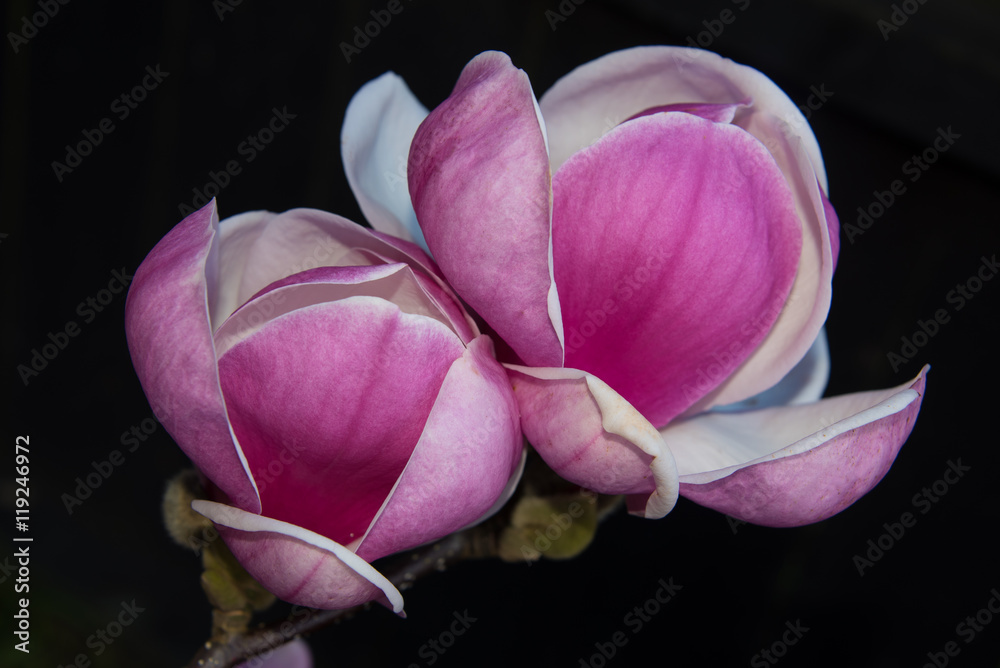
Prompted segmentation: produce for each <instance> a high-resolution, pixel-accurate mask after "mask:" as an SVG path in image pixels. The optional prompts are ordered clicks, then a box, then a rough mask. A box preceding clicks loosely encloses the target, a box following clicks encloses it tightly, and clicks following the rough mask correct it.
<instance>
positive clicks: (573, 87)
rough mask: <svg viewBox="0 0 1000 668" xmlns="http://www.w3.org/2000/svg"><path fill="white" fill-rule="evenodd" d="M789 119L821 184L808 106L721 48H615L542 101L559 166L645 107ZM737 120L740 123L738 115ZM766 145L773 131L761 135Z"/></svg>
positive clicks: (577, 71)
mask: <svg viewBox="0 0 1000 668" xmlns="http://www.w3.org/2000/svg"><path fill="white" fill-rule="evenodd" d="M748 98H749V99H750V100H752V101H753V106H754V108H755V109H759V110H761V111H762V112H763V113H766V114H768V115H771V116H776V117H778V118H780V119H782V120H784V121H785V122H786V123H787V124H788V125H789V126H790V127H792V128H794V129H795V131H796V132H797V133H798V134H799V135H800V136H801V138H802V142H803V147H804V150H805V153H806V156H807V160H808V161H809V163H810V164H811V165H812V168H813V170H814V171H815V173H816V176H817V178H818V179H819V181H820V184H821V185H822V188H823V190H827V185H826V173H825V172H824V170H823V159H822V157H821V155H820V151H819V145H818V144H817V143H816V138H815V137H814V136H813V134H812V131H811V130H810V129H809V124H808V122H807V121H806V119H805V117H803V116H802V112H800V111H799V109H798V107H796V105H795V103H794V102H792V100H791V99H789V97H788V96H787V95H785V93H784V92H783V91H782V90H781V89H780V88H778V87H777V86H776V85H775V84H774V82H773V81H771V80H770V79H768V78H767V77H766V76H764V75H763V74H761V73H760V72H758V71H757V70H755V69H753V68H750V67H746V66H745V65H739V64H737V63H734V62H733V61H731V60H729V59H727V58H723V57H722V56H719V55H718V54H715V53H712V52H710V51H703V50H701V49H689V48H686V47H676V46H643V47H636V48H632V49H624V50H622V51H615V52H613V53H609V54H607V55H605V56H602V57H600V58H598V59H597V60H593V61H591V62H589V63H586V64H585V65H581V66H580V67H578V68H576V69H575V70H573V71H572V72H570V73H569V74H567V75H566V76H564V77H563V78H561V79H560V80H559V81H557V82H556V83H555V84H554V85H553V86H552V88H550V89H549V90H548V91H546V93H545V95H543V96H542V99H541V100H540V101H539V106H540V107H541V110H542V115H543V116H544V117H545V122H546V124H547V127H548V136H549V155H550V159H551V164H552V169H553V171H555V170H557V169H558V168H559V166H560V165H562V163H563V162H564V161H565V160H566V159H567V158H569V156H571V155H573V154H574V153H576V152H577V151H579V150H580V149H582V148H584V147H585V146H589V145H590V144H592V143H593V142H594V141H596V140H597V139H598V138H599V137H601V136H602V135H604V134H605V133H607V132H608V131H609V130H610V129H611V128H614V127H615V126H617V125H618V124H619V123H621V122H622V121H624V120H625V119H627V118H630V117H632V116H634V115H635V114H637V113H639V112H640V111H642V110H644V109H650V108H652V107H658V106H662V105H669V104H678V103H681V104H686V103H694V102H708V103H729V104H732V103H736V102H740V101H742V100H746V99H748ZM737 122H739V121H737ZM755 136H757V138H758V139H761V141H763V142H764V143H765V144H767V143H768V141H767V139H768V137H765V136H761V135H756V134H755Z"/></svg>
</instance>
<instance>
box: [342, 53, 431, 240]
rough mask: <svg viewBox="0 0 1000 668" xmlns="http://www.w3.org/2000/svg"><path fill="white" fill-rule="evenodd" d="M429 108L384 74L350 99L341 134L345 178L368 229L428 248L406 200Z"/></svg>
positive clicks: (399, 80) (397, 79) (393, 77)
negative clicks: (412, 157) (410, 166)
mask: <svg viewBox="0 0 1000 668" xmlns="http://www.w3.org/2000/svg"><path fill="white" fill-rule="evenodd" d="M426 117H427V109H426V108H425V107H424V105H422V104H420V102H419V101H418V100H417V98H416V97H415V96H414V95H413V93H411V92H410V89H409V88H408V87H407V86H406V83H405V82H404V81H403V79H402V77H400V76H399V75H397V74H395V73H394V72H386V73H385V74H383V75H382V76H380V77H378V78H377V79H373V80H371V81H369V82H368V83H366V84H365V85H364V86H362V87H361V89H360V90H359V91H358V92H357V93H355V94H354V97H353V98H351V102H350V104H348V105H347V113H346V114H345V116H344V126H343V128H342V129H341V132H340V155H341V158H342V159H343V161H344V172H345V173H346V174H347V182H348V183H349V184H350V186H351V190H352V191H354V196H355V197H356V198H357V200H358V204H360V205H361V211H363V212H364V214H365V218H367V219H368V222H369V223H371V225H372V227H374V228H375V229H376V230H380V231H382V232H388V233H389V234H393V235H395V236H398V237H402V238H404V239H408V240H410V241H415V242H416V243H417V244H418V245H420V246H422V247H424V248H426V247H427V244H426V243H425V242H424V237H423V233H422V232H421V231H420V226H419V225H418V224H417V216H416V214H415V213H414V212H413V206H412V205H411V204H410V193H409V190H408V188H407V183H406V162H407V156H408V155H409V153H410V142H411V141H413V135H414V133H415V132H416V131H417V127H418V126H419V125H420V123H421V122H422V121H423V120H424V118H426Z"/></svg>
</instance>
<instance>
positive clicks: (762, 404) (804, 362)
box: [712, 329, 830, 413]
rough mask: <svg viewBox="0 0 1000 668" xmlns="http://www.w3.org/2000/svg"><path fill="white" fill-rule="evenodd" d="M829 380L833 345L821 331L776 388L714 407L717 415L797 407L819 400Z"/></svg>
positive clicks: (822, 330)
mask: <svg viewBox="0 0 1000 668" xmlns="http://www.w3.org/2000/svg"><path fill="white" fill-rule="evenodd" d="M829 380H830V346H829V345H828V344H827V340H826V329H821V330H819V336H817V337H816V340H815V341H813V344H812V347H811V348H809V352H807V353H806V356H805V357H803V358H802V359H801V360H799V363H798V364H796V365H795V367H794V368H793V369H792V370H791V371H789V372H788V374H787V375H786V376H785V377H784V378H782V379H781V380H780V381H779V382H778V384H777V385H775V386H774V387H771V388H768V389H766V390H764V391H763V392H761V393H760V394H757V395H754V396H752V397H750V398H749V399H744V400H743V401H738V402H736V403H734V404H726V405H725V406H715V407H714V408H712V411H714V412H730V413H732V412H735V411H752V410H759V409H761V408H770V407H772V406H797V405H799V404H810V403H813V402H814V401H819V399H820V397H822V396H823V392H824V391H825V390H826V384H827V382H828V381H829Z"/></svg>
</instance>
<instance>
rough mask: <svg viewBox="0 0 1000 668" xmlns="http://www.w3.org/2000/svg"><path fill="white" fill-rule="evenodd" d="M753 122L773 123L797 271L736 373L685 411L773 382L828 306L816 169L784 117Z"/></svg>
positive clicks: (824, 227) (826, 250)
mask: <svg viewBox="0 0 1000 668" xmlns="http://www.w3.org/2000/svg"><path fill="white" fill-rule="evenodd" d="M752 125H754V126H759V127H761V128H763V127H765V126H767V127H770V128H772V130H770V131H769V132H771V134H772V140H771V143H770V144H768V145H767V148H768V150H769V151H770V152H771V154H772V155H773V156H774V158H775V160H776V162H777V163H778V166H779V167H780V168H781V170H782V172H783V173H784V174H785V177H786V178H787V179H788V183H789V185H790V186H791V189H792V193H793V194H794V197H795V208H796V212H797V213H798V216H799V218H800V219H801V221H802V254H801V257H800V259H799V271H798V274H797V275H796V277H795V284H794V285H793V286H792V291H791V293H790V294H789V295H788V300H787V301H786V302H785V304H784V307H783V308H782V310H781V313H780V315H779V316H778V319H777V321H775V323H774V325H773V326H772V327H771V328H770V331H769V332H768V333H767V336H766V338H764V340H763V341H762V342H761V343H760V345H759V346H757V348H756V349H755V350H754V351H753V354H752V355H751V356H750V357H749V358H748V359H747V360H746V362H744V363H743V364H742V365H741V366H740V368H739V369H737V370H736V372H735V373H733V374H732V375H731V376H730V377H729V378H727V379H726V380H725V381H724V382H723V383H722V384H721V385H720V386H719V387H718V388H716V390H714V391H713V392H711V393H709V394H708V395H707V396H706V397H705V398H704V399H702V401H700V402H698V403H697V404H696V405H695V406H693V407H692V409H691V410H690V411H689V412H688V415H693V414H695V413H696V412H701V411H703V410H707V409H708V408H710V407H712V406H716V405H724V404H729V403H733V402H736V401H742V400H743V399H746V398H748V397H752V396H754V395H755V394H758V393H760V392H762V391H764V390H765V389H767V388H768V387H771V386H772V385H774V384H775V383H777V382H778V381H779V380H781V378H782V377H784V376H785V375H786V374H787V373H788V372H789V371H790V370H791V369H792V367H794V366H795V365H796V364H797V363H798V361H799V360H800V359H802V357H803V356H804V355H805V354H806V351H808V350H809V347H810V346H812V343H813V341H815V340H816V336H817V335H818V334H819V330H820V328H821V327H823V323H825V322H826V317H827V314H828V313H829V310H830V300H831V295H832V290H831V285H832V280H833V268H834V261H833V254H832V247H831V243H830V224H829V222H828V220H827V216H826V208H827V207H826V206H825V205H824V201H825V198H824V197H823V194H822V192H821V191H820V188H819V184H818V183H817V181H816V174H815V173H814V172H813V171H812V166H811V165H810V163H809V161H808V160H807V159H806V155H805V152H804V149H803V146H802V142H801V141H800V140H799V139H798V138H797V137H796V136H795V135H794V134H793V133H791V132H789V131H787V130H782V129H780V127H781V126H783V122H782V121H780V120H778V119H776V118H774V117H769V116H766V115H764V114H758V115H756V116H755V117H754V118H753V121H752ZM761 134H763V132H761ZM762 326H763V325H762V324H761V323H758V322H756V321H748V322H747V323H744V328H749V329H751V330H754V329H757V328H758V327H762Z"/></svg>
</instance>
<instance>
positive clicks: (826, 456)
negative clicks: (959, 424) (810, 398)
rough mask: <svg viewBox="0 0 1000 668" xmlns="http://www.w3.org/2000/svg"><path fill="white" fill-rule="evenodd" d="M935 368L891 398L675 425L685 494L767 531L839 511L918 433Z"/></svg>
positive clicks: (888, 393) (866, 395)
mask: <svg viewBox="0 0 1000 668" xmlns="http://www.w3.org/2000/svg"><path fill="white" fill-rule="evenodd" d="M928 368H929V367H924V369H923V370H921V372H920V374H919V375H918V376H917V377H916V378H915V379H913V380H912V381H910V382H908V383H904V384H903V385H900V386H899V387H895V388H892V389H889V390H881V391H876V392H859V393H856V394H848V395H843V396H839V397H832V398H829V399H823V400H822V401H819V402H817V403H814V404H809V405H804V406H790V407H781V408H768V409H764V410H760V411H750V412H746V413H708V414H704V415H701V416H698V417H695V418H692V419H690V420H683V421H678V422H676V423H674V424H671V425H669V426H668V427H666V428H665V429H662V430H661V432H660V433H661V434H663V438H664V440H665V441H666V442H667V444H668V446H669V447H670V450H671V452H673V454H674V457H675V458H676V459H677V467H678V469H679V471H680V474H681V494H683V495H684V496H685V497H687V498H689V499H691V500H692V501H695V502H696V503H699V504H701V505H704V506H708V507H709V508H713V509H715V510H718V511H720V512H724V513H726V514H728V515H732V516H733V517H736V518H739V519H742V520H745V521H747V522H753V523H755V524H763V525H765V526H799V525H802V524H809V523H811V522H818V521H820V520H823V519H826V518H827V517H830V516H832V515H835V514H836V513H839V512H840V511H842V510H843V509H845V508H847V507H848V506H849V505H851V504H852V503H854V502H855V501H857V500H858V499H859V498H861V497H862V496H863V495H864V494H865V493H867V492H868V491H869V490H870V489H872V488H873V487H874V486H875V485H876V484H877V483H878V482H879V480H881V479H882V477H883V476H885V474H886V473H887V472H888V470H889V467H890V466H891V465H892V462H893V461H894V460H895V458H896V455H897V454H898V452H899V449H900V448H901V447H902V445H903V443H904V442H905V441H906V438H907V437H908V436H909V435H910V431H911V430H912V429H913V425H914V423H915V421H916V418H917V413H918V412H919V410H920V404H921V401H922V400H923V394H924V383H925V374H926V372H927V369H928ZM817 427H819V430H817Z"/></svg>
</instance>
